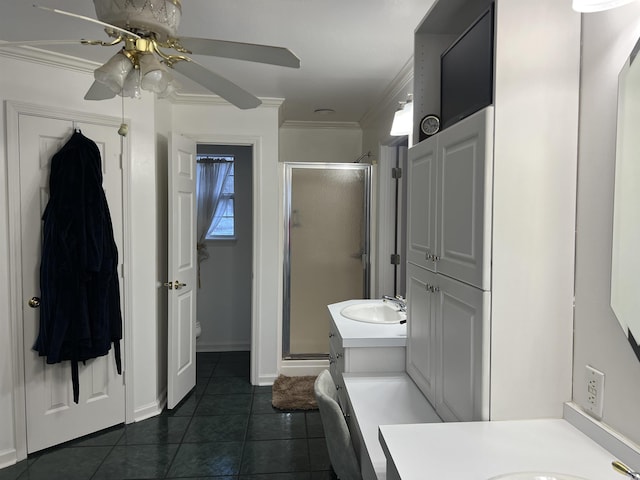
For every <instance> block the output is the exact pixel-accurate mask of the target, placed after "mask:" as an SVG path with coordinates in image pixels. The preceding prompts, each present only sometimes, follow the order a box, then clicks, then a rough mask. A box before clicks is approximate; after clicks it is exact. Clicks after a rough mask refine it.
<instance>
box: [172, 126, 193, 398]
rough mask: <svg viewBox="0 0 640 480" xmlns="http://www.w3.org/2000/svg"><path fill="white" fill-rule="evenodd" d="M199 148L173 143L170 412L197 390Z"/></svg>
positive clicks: (178, 138)
mask: <svg viewBox="0 0 640 480" xmlns="http://www.w3.org/2000/svg"><path fill="white" fill-rule="evenodd" d="M196 207H197V202H196V143H195V142H194V141H192V140H189V139H187V138H186V137H182V136H179V135H172V137H171V138H170V140H169V206H168V210H169V234H168V235H169V247H168V248H169V268H168V272H169V278H168V279H167V288H169V295H168V302H169V305H168V312H169V345H168V356H169V358H168V369H167V370H168V375H169V378H168V381H167V385H168V388H167V390H168V392H167V404H168V405H167V406H168V407H169V408H174V407H175V406H176V405H177V404H178V403H179V402H180V400H182V399H183V398H184V396H185V395H186V394H187V393H189V392H190V391H191V389H192V388H193V387H195V384H196V334H195V322H196V291H197V290H196V288H195V287H196V275H197V258H196V254H197V251H196V243H197V241H196V218H197V217H196Z"/></svg>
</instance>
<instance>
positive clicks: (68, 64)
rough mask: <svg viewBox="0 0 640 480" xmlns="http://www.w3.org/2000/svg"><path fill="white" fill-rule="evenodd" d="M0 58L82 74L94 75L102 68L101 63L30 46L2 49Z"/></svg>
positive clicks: (0, 49)
mask: <svg viewBox="0 0 640 480" xmlns="http://www.w3.org/2000/svg"><path fill="white" fill-rule="evenodd" d="M1 43H6V42H0V44H1ZM0 57H6V58H12V59H14V60H22V61H25V62H31V63H37V64H40V65H44V66H47V67H56V68H63V69H65V70H71V71H74V72H81V73H93V71H94V70H95V69H96V68H98V67H99V66H100V64H99V63H96V62H91V61H89V60H84V59H82V58H78V57H72V56H71V55H64V54H62V53H56V52H51V51H49V50H42V49H41V48H35V47H28V46H24V47H7V48H0Z"/></svg>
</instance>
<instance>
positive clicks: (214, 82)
mask: <svg viewBox="0 0 640 480" xmlns="http://www.w3.org/2000/svg"><path fill="white" fill-rule="evenodd" d="M172 68H174V69H175V70H177V71H178V72H180V73H181V74H183V75H184V76H185V77H188V78H190V79H191V80H193V81H194V82H197V83H199V84H200V85H202V86H203V87H205V88H206V89H207V90H210V91H212V92H213V93H215V94H216V95H220V96H221V97H222V98H224V99H225V100H227V101H228V102H230V103H232V104H234V105H235V106H236V107H238V108H241V109H243V110H247V109H249V108H256V107H257V106H258V105H260V104H261V103H262V101H261V100H260V99H259V98H257V97H255V96H253V95H251V94H250V93H249V92H247V91H246V90H243V89H242V88H240V87H239V86H237V85H236V84H235V83H233V82H231V81H229V80H227V79H226V78H224V77H221V76H220V75H218V74H217V73H214V72H212V71H211V70H207V69H206V68H205V67H203V66H202V65H200V64H199V63H196V62H194V61H193V60H189V61H180V62H177V63H175V64H173V65H172Z"/></svg>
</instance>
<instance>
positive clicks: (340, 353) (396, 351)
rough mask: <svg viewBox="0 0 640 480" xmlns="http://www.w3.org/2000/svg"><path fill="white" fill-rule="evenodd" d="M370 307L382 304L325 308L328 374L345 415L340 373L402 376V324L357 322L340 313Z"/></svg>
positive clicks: (350, 303) (351, 302)
mask: <svg viewBox="0 0 640 480" xmlns="http://www.w3.org/2000/svg"><path fill="white" fill-rule="evenodd" d="M372 303H380V304H382V300H347V301H345V302H340V303H334V304H331V305H329V306H328V308H329V313H330V314H331V325H330V331H329V371H330V372H331V377H332V378H333V381H334V382H335V384H336V388H337V389H338V398H339V399H340V404H341V405H340V406H341V407H342V409H343V410H344V411H345V414H347V413H349V412H348V402H347V399H346V393H345V388H344V378H343V373H346V372H356V373H357V372H378V373H383V372H403V371H404V368H405V346H406V344H407V327H406V324H399V323H386V324H383V323H369V322H364V321H357V320H352V319H349V318H347V317H345V316H344V315H343V314H342V313H341V312H342V311H343V310H344V309H345V308H348V307H351V306H357V305H360V306H361V305H369V304H372Z"/></svg>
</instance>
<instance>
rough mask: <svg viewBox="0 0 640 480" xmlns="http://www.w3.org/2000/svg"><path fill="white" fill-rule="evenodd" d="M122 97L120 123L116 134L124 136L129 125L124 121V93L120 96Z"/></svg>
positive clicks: (127, 131)
mask: <svg viewBox="0 0 640 480" xmlns="http://www.w3.org/2000/svg"><path fill="white" fill-rule="evenodd" d="M120 98H121V99H122V123H121V124H120V128H119V129H118V135H120V136H121V137H126V136H127V133H129V125H127V124H126V123H125V121H124V95H123V96H121V97H120Z"/></svg>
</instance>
